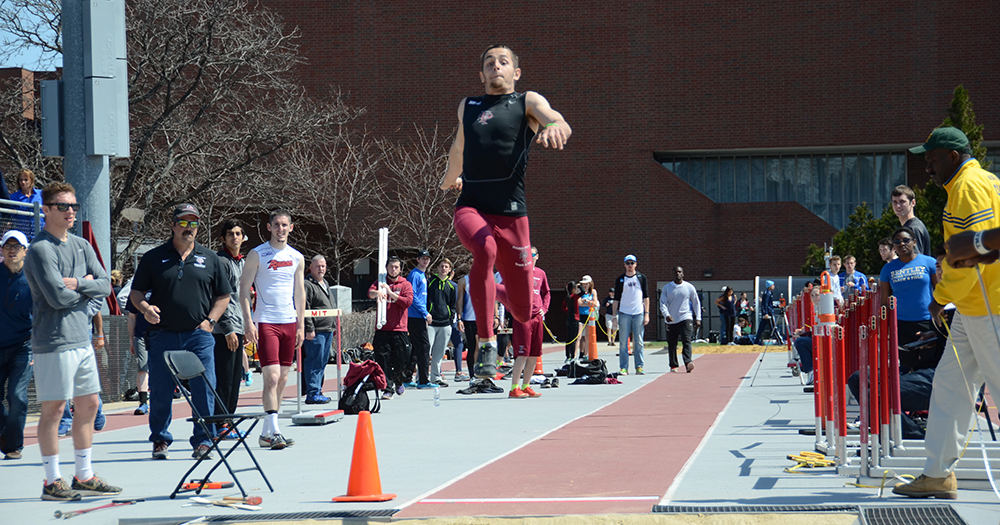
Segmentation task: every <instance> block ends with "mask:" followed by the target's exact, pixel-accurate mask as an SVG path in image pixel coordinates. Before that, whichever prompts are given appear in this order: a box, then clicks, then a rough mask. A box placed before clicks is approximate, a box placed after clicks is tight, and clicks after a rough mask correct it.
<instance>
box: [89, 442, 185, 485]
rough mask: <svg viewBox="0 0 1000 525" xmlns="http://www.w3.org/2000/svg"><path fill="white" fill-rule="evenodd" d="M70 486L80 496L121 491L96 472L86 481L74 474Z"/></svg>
mask: <svg viewBox="0 0 1000 525" xmlns="http://www.w3.org/2000/svg"><path fill="white" fill-rule="evenodd" d="M202 446H204V445H202ZM71 488H72V490H75V491H76V492H78V493H79V494H80V495H81V496H114V495H116V494H121V493H122V488H121V487H116V486H114V485H110V484H108V482H107V481H104V480H103V479H101V478H99V477H97V475H96V474H95V475H93V476H91V477H90V479H88V480H87V481H80V480H78V479H76V476H73V486H72V487H71Z"/></svg>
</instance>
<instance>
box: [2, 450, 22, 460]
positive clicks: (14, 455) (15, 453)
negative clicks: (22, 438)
mask: <svg viewBox="0 0 1000 525" xmlns="http://www.w3.org/2000/svg"><path fill="white" fill-rule="evenodd" d="M3 458H4V459H21V451H20V450H11V451H10V452H7V453H6V454H4V455H3Z"/></svg>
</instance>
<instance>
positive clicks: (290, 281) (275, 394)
mask: <svg viewBox="0 0 1000 525" xmlns="http://www.w3.org/2000/svg"><path fill="white" fill-rule="evenodd" d="M293 228H294V225H293V224H292V216H291V214H290V213H289V212H287V211H285V210H282V209H278V210H274V211H272V212H271V218H270V220H269V221H268V223H267V230H268V231H269V232H271V240H270V241H268V242H265V243H264V244H261V245H260V246H257V247H256V248H254V249H253V250H250V253H249V254H248V255H247V262H246V266H245V267H244V268H243V275H242V277H241V279H240V302H241V303H242V307H243V319H244V326H245V328H246V333H245V334H244V335H245V336H246V340H247V342H250V343H256V344H257V354H258V356H259V357H260V365H261V368H262V369H263V372H262V373H263V376H264V392H263V403H264V412H266V413H267V418H266V419H264V429H263V430H262V431H261V435H260V438H259V439H258V443H259V444H260V446H262V447H266V448H271V449H272V450H280V449H283V448H285V447H289V446H291V445H293V444H294V443H295V441H294V440H292V439H290V438H287V437H284V436H282V435H281V430H280V429H279V428H278V409H279V408H281V392H282V391H284V389H285V383H286V382H287V381H288V371H289V369H291V367H292V358H293V357H294V356H295V349H296V348H299V347H301V346H302V341H304V340H305V309H306V291H305V277H304V275H305V272H304V270H303V266H304V257H302V254H301V253H299V251H298V250H296V249H295V248H292V247H291V246H289V245H288V234H290V233H291V232H292V229H293ZM253 285H256V288H257V309H256V310H251V308H250V287H251V286H253ZM251 311H252V312H253V317H252V319H251Z"/></svg>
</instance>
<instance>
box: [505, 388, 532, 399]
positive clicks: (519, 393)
mask: <svg viewBox="0 0 1000 525" xmlns="http://www.w3.org/2000/svg"><path fill="white" fill-rule="evenodd" d="M507 397H508V398H511V399H523V398H526V397H528V394H525V393H524V390H521V389H520V388H519V387H516V386H515V387H514V388H512V389H510V393H509V394H507Z"/></svg>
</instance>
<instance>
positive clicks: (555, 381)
mask: <svg viewBox="0 0 1000 525" xmlns="http://www.w3.org/2000/svg"><path fill="white" fill-rule="evenodd" d="M552 388H559V378H558V377H553V378H552Z"/></svg>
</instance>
